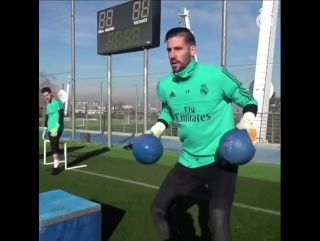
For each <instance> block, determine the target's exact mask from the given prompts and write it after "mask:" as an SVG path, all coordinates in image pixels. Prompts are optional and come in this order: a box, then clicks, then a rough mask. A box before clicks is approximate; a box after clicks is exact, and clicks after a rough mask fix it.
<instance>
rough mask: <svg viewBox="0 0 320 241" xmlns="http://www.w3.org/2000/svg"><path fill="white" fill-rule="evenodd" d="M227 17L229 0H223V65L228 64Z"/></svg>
mask: <svg viewBox="0 0 320 241" xmlns="http://www.w3.org/2000/svg"><path fill="white" fill-rule="evenodd" d="M227 17H228V2H227V0H223V2H222V40H221V66H222V67H226V66H227Z"/></svg>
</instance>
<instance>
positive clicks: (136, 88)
mask: <svg viewBox="0 0 320 241" xmlns="http://www.w3.org/2000/svg"><path fill="white" fill-rule="evenodd" d="M135 112H136V134H137V133H138V85H136V111H135Z"/></svg>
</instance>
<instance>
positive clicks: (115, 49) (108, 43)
mask: <svg viewBox="0 0 320 241" xmlns="http://www.w3.org/2000/svg"><path fill="white" fill-rule="evenodd" d="M160 21H161V2H160V1H155V0H139V1H130V2H126V3H123V4H120V5H118V6H115V7H112V8H107V9H104V10H101V11H99V12H98V13H97V53H98V54H99V55H110V54H120V53H128V52H134V51H139V50H142V49H144V48H148V49H151V48H156V47H159V46H160Z"/></svg>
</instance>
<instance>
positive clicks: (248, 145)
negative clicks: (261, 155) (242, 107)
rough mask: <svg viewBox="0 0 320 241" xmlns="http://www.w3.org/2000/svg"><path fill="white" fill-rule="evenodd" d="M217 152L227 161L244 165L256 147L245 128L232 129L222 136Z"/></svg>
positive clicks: (251, 156)
mask: <svg viewBox="0 0 320 241" xmlns="http://www.w3.org/2000/svg"><path fill="white" fill-rule="evenodd" d="M219 152H220V155H221V157H222V158H223V159H224V160H226V161H227V162H229V163H232V164H235V165H244V164H247V163H248V162H250V161H251V160H252V159H253V157H254V155H255V153H256V148H255V147H254V145H253V144H252V141H251V138H250V136H249V134H248V131H247V130H239V129H233V130H231V131H228V132H227V133H226V134H224V135H223V136H222V138H221V140H220V143H219Z"/></svg>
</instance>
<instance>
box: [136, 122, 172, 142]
mask: <svg viewBox="0 0 320 241" xmlns="http://www.w3.org/2000/svg"><path fill="white" fill-rule="evenodd" d="M165 130H166V126H165V125H164V124H163V123H161V122H157V123H156V124H154V126H152V127H151V129H150V130H147V131H146V132H145V133H144V134H149V135H154V136H155V137H157V138H159V137H160V136H161V135H162V133H163V132H164V131H165ZM141 135H142V133H139V134H138V136H141Z"/></svg>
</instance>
